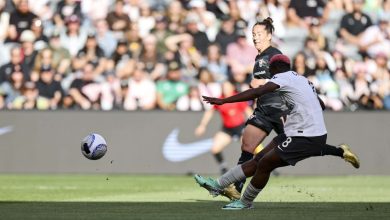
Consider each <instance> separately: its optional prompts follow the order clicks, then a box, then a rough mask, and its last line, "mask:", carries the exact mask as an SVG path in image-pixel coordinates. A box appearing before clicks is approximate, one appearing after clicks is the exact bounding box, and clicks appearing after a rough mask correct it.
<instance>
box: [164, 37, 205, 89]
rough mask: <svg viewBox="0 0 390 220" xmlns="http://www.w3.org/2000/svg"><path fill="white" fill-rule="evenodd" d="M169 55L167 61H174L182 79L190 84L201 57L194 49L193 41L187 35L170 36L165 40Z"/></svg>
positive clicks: (196, 72)
mask: <svg viewBox="0 0 390 220" xmlns="http://www.w3.org/2000/svg"><path fill="white" fill-rule="evenodd" d="M165 43H166V45H167V47H168V49H169V50H170V51H171V53H172V54H171V55H170V57H169V58H168V59H171V60H172V59H175V60H176V62H178V65H180V68H181V70H182V74H181V75H182V76H181V77H182V79H183V80H184V81H186V82H192V81H194V79H195V76H196V74H198V71H197V69H198V68H199V67H200V60H201V55H200V54H199V52H198V50H197V49H196V48H195V45H194V41H193V38H192V36H191V35H189V34H179V35H172V36H170V37H168V38H167V39H166V40H165Z"/></svg>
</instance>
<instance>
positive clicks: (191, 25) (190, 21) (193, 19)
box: [184, 14, 210, 55]
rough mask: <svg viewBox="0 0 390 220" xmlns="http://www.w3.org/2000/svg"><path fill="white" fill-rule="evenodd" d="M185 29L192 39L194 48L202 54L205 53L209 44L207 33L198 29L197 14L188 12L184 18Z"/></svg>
mask: <svg viewBox="0 0 390 220" xmlns="http://www.w3.org/2000/svg"><path fill="white" fill-rule="evenodd" d="M184 22H185V24H186V31H187V33H189V34H190V35H191V36H192V38H193V41H194V46H195V48H196V49H197V50H198V51H199V52H200V53H201V54H202V55H205V54H206V53H207V47H208V46H209V44H210V41H209V39H208V38H207V35H206V34H205V33H204V32H203V31H200V30H199V27H198V25H199V22H201V20H200V18H199V15H197V14H189V15H188V16H187V17H186V19H185V21H184Z"/></svg>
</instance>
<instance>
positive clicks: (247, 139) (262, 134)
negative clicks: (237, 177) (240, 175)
mask: <svg viewBox="0 0 390 220" xmlns="http://www.w3.org/2000/svg"><path fill="white" fill-rule="evenodd" d="M271 130H272V128H271ZM267 135H268V132H266V131H264V130H263V129H261V128H259V127H257V126H254V125H252V124H248V125H247V126H246V127H245V129H244V132H243V135H242V144H241V155H240V158H239V159H238V163H237V164H238V165H240V164H243V163H245V162H247V161H249V160H251V159H252V158H253V155H254V154H253V153H254V152H255V150H256V148H257V146H259V144H261V143H262V142H263V140H264V139H265V138H266V137H267ZM263 150H264V149H263ZM244 184H245V179H244V180H243V181H240V182H237V183H235V186H236V189H237V191H238V192H241V190H242V187H243V186H244Z"/></svg>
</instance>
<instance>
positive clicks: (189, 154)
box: [162, 128, 213, 162]
mask: <svg viewBox="0 0 390 220" xmlns="http://www.w3.org/2000/svg"><path fill="white" fill-rule="evenodd" d="M178 136H179V129H177V128H175V129H174V130H173V131H172V132H171V133H170V134H169V135H168V137H167V138H166V139H165V141H164V145H163V148H162V153H163V155H164V158H165V159H167V160H168V161H171V162H181V161H185V160H189V159H191V158H194V157H196V156H199V155H201V154H204V153H206V152H209V151H210V149H211V147H212V144H213V139H212V138H209V139H204V140H200V141H196V142H192V143H186V144H182V143H180V142H179V140H178Z"/></svg>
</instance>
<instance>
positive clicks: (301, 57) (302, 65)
mask: <svg viewBox="0 0 390 220" xmlns="http://www.w3.org/2000/svg"><path fill="white" fill-rule="evenodd" d="M292 70H293V71H295V72H296V73H298V74H299V75H302V76H305V77H309V76H312V75H314V74H315V73H314V70H313V69H311V68H309V67H308V66H307V64H306V56H305V54H304V53H303V52H299V53H297V54H296V55H295V57H294V59H293V63H292Z"/></svg>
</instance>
